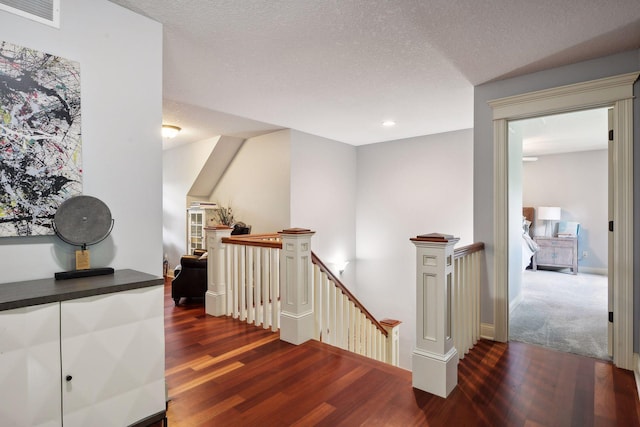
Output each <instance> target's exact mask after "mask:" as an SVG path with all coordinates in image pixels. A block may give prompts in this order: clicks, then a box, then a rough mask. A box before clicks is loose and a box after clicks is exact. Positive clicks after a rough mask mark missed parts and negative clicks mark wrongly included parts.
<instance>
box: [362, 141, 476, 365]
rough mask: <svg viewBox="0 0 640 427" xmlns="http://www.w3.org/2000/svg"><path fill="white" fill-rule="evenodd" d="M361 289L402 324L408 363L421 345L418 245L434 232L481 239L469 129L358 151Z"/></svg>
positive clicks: (372, 307) (365, 299) (373, 306)
mask: <svg viewBox="0 0 640 427" xmlns="http://www.w3.org/2000/svg"><path fill="white" fill-rule="evenodd" d="M357 167H358V169H357V196H356V200H357V202H356V209H357V210H356V254H357V272H356V274H357V286H356V289H355V294H356V296H357V297H358V299H360V300H361V301H362V303H363V304H364V305H365V307H367V309H368V310H369V311H370V312H371V313H372V314H373V315H374V317H376V319H383V318H393V319H397V320H401V321H402V325H401V326H400V366H402V367H404V368H407V369H409V368H410V366H411V352H412V350H413V346H414V343H415V322H416V319H415V306H416V302H415V288H416V249H415V246H414V245H413V244H412V243H411V242H410V241H409V239H410V238H412V237H415V236H417V235H420V234H426V233H433V232H438V233H445V234H453V235H455V236H456V237H460V242H459V244H458V246H463V245H466V244H470V243H472V242H473V226H472V224H473V193H472V188H473V139H472V131H471V130H470V129H468V130H462V131H456V132H450V133H444V134H438V135H431V136H422V137H417V138H411V139H406V140H401V141H392V142H387V143H380V144H372V145H365V146H360V147H358V150H357Z"/></svg>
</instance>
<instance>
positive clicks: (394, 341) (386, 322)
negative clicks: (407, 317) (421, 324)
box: [380, 319, 402, 366]
mask: <svg viewBox="0 0 640 427" xmlns="http://www.w3.org/2000/svg"><path fill="white" fill-rule="evenodd" d="M401 323H402V322H401V321H399V320H395V319H383V320H381V321H380V324H381V325H382V327H383V328H384V330H385V331H387V345H386V360H387V363H390V364H391V365H393V366H399V365H400V324H401Z"/></svg>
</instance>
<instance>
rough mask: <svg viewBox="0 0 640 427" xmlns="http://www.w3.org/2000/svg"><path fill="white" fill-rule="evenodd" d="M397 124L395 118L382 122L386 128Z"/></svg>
mask: <svg viewBox="0 0 640 427" xmlns="http://www.w3.org/2000/svg"><path fill="white" fill-rule="evenodd" d="M395 125H396V122H394V121H393V120H385V121H383V122H382V126H384V127H386V128H390V127H393V126H395Z"/></svg>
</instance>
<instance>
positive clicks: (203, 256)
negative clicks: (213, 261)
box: [198, 252, 209, 259]
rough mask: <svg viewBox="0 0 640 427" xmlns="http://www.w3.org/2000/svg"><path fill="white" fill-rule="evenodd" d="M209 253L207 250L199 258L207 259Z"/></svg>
mask: <svg viewBox="0 0 640 427" xmlns="http://www.w3.org/2000/svg"><path fill="white" fill-rule="evenodd" d="M208 254H209V252H205V253H203V254H202V255H200V258H198V259H207V255H208Z"/></svg>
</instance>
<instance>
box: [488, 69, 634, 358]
mask: <svg viewBox="0 0 640 427" xmlns="http://www.w3.org/2000/svg"><path fill="white" fill-rule="evenodd" d="M639 74H640V73H638V72H634V73H628V74H623V75H619V76H614V77H607V78H604V79H598V80H592V81H589V82H583V83H576V84H572V85H568V86H561V87H557V88H552V89H546V90H541V91H536V92H530V93H526V94H522V95H516V96H511V97H506V98H501V99H496V100H492V101H489V102H488V104H489V106H490V107H492V109H493V135H494V136H493V140H494V245H495V250H494V271H495V280H494V292H493V295H494V305H493V306H494V326H495V339H496V340H498V341H503V342H506V341H507V339H508V331H509V295H508V290H509V283H508V274H509V262H508V257H507V254H508V249H509V247H508V223H509V221H508V204H509V200H508V189H509V183H508V137H507V136H508V129H507V125H508V121H509V120H516V119H524V118H531V117H538V116H543V115H551V114H558V113H564V112H569V111H576V110H584V109H591V108H599V107H613V128H614V132H615V139H616V144H615V145H614V146H613V150H612V151H613V153H612V156H613V162H614V164H615V168H614V173H613V189H614V191H613V210H614V215H613V220H614V231H613V242H614V244H613V260H614V262H613V265H611V264H610V265H609V269H610V271H612V270H613V269H614V267H615V272H614V274H613V294H614V298H613V313H614V314H613V318H614V324H613V331H614V333H613V343H614V348H613V362H614V364H615V365H616V366H618V367H620V368H624V369H632V365H633V238H632V237H633V83H634V82H635V81H636V80H637V79H638V75H639Z"/></svg>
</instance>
